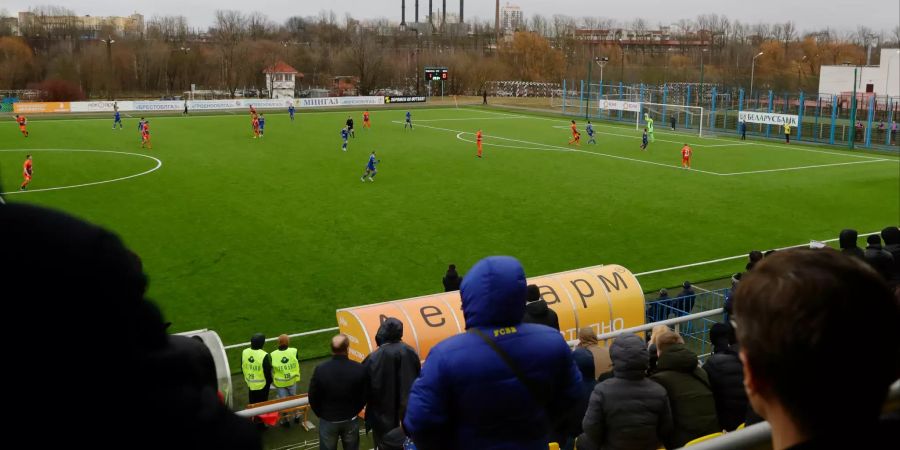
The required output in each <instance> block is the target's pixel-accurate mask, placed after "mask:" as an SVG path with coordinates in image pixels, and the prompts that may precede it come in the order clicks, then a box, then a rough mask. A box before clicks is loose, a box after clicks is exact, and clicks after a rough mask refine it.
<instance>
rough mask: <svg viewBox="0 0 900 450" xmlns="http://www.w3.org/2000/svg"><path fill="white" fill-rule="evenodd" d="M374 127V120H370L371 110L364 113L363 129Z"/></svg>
mask: <svg viewBox="0 0 900 450" xmlns="http://www.w3.org/2000/svg"><path fill="white" fill-rule="evenodd" d="M366 128H372V122H371V121H370V120H369V110H368V109H367V110H366V112H364V113H363V129H364V130H365V129H366Z"/></svg>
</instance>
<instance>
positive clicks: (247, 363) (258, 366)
mask: <svg viewBox="0 0 900 450" xmlns="http://www.w3.org/2000/svg"><path fill="white" fill-rule="evenodd" d="M264 359H266V351H265V350H253V349H252V348H245V349H244V353H243V354H241V371H243V372H244V381H246V382H247V387H248V388H250V390H251V391H258V390H260V389H262V388H264V387H266V373H265V372H264V371H263V360H264Z"/></svg>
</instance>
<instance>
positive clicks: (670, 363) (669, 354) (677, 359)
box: [656, 344, 698, 372]
mask: <svg viewBox="0 0 900 450" xmlns="http://www.w3.org/2000/svg"><path fill="white" fill-rule="evenodd" d="M697 364H698V363H697V355H696V354H695V353H694V352H692V351H691V350H690V349H688V348H687V347H685V346H684V345H683V344H672V346H671V347H669V348H668V349H667V350H666V351H665V352H663V354H662V355H660V356H659V361H658V362H657V363H656V368H657V370H659V371H663V370H674V371H677V372H691V371H693V370H694V368H696V367H697Z"/></svg>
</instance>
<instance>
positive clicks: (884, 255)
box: [865, 236, 894, 280]
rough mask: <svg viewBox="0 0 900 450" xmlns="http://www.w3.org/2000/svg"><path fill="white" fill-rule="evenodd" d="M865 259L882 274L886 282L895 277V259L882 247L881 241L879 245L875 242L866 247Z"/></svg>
mask: <svg viewBox="0 0 900 450" xmlns="http://www.w3.org/2000/svg"><path fill="white" fill-rule="evenodd" d="M870 237H874V236H870ZM865 257H866V262H867V263H869V265H870V266H872V268H873V269H875V271H876V272H878V273H880V274H881V276H882V277H884V279H885V280H890V279H892V278H893V277H894V257H893V256H892V255H891V254H890V252H888V251H887V250H885V249H884V248H882V247H881V243H880V239H879V243H874V242H873V243H870V244H869V245H868V246H866V251H865Z"/></svg>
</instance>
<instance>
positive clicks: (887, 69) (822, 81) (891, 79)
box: [819, 48, 900, 97]
mask: <svg viewBox="0 0 900 450" xmlns="http://www.w3.org/2000/svg"><path fill="white" fill-rule="evenodd" d="M897 52H898V49H896V48H887V49H882V50H881V64H880V65H878V66H868V67H860V68H859V71H858V72H857V79H856V91H857V92H865V91H866V85H867V84H873V85H874V86H873V87H874V88H875V94H876V95H878V96H884V95H889V96H891V97H897V96H900V55H898V53H897ZM853 69H854V67H853V66H822V67H821V73H820V76H819V93H821V94H833V95H838V94H841V93H848V92H852V91H853Z"/></svg>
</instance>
